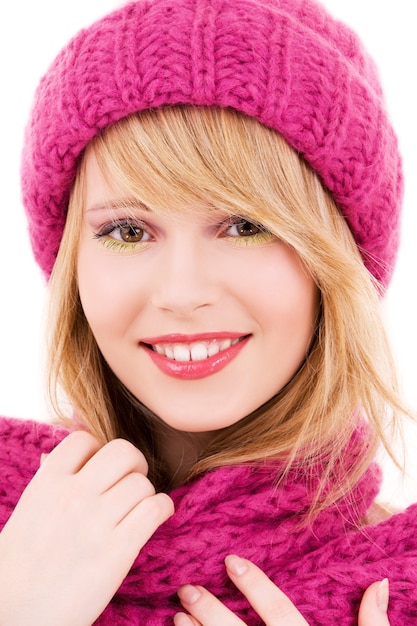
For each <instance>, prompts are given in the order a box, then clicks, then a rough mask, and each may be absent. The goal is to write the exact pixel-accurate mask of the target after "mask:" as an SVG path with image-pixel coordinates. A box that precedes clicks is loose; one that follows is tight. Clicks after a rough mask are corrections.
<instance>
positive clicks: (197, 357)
mask: <svg viewBox="0 0 417 626" xmlns="http://www.w3.org/2000/svg"><path fill="white" fill-rule="evenodd" d="M207 356H208V351H207V348H206V346H205V345H204V343H194V344H193V345H192V346H191V359H192V360H193V361H204V359H206V358H207Z"/></svg>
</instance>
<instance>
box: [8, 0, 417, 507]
mask: <svg viewBox="0 0 417 626" xmlns="http://www.w3.org/2000/svg"><path fill="white" fill-rule="evenodd" d="M236 1H238V0H236ZM120 4H121V2H118V1H117V0H87V1H86V0H84V1H83V2H81V1H80V0H72V2H56V0H36V1H35V2H33V1H32V0H22V1H21V2H12V1H11V0H8V1H7V2H4V3H3V5H2V9H1V10H0V78H1V92H0V93H1V97H0V123H1V134H0V159H1V161H0V175H1V179H0V180H1V220H0V226H1V235H0V242H1V243H0V280H1V304H0V328H1V343H0V351H1V352H0V354H1V358H0V414H2V415H8V416H14V417H22V418H34V419H38V420H45V419H47V418H48V409H47V408H46V405H45V403H44V399H43V376H42V374H43V372H42V369H43V368H42V345H43V341H42V309H43V305H44V296H45V285H44V280H43V278H42V276H41V273H40V271H39V270H38V268H37V266H36V265H35V263H34V262H33V259H32V254H31V251H30V247H29V242H28V236H27V232H26V223H25V219H24V212H23V209H22V206H21V201H20V191H19V160H20V150H21V144H22V132H23V127H24V125H25V122H26V119H27V116H28V112H29V108H30V104H31V100H32V95H33V92H34V90H35V87H36V85H37V83H38V80H39V78H40V77H41V75H42V74H43V73H44V72H45V70H46V68H47V66H48V65H49V63H50V62H51V61H52V59H53V57H54V56H55V55H56V54H57V53H58V51H59V50H60V49H61V47H62V46H63V45H64V44H65V42H66V41H67V40H68V39H69V38H70V37H71V36H72V35H73V34H74V33H75V32H76V31H77V30H79V29H80V28H81V27H83V26H87V25H88V24H90V23H91V22H92V21H94V20H95V19H96V18H97V17H100V16H102V15H103V14H105V13H107V12H108V11H109V10H111V9H113V8H115V7H117V6H118V5H120ZM324 4H325V5H326V6H327V7H328V8H329V10H330V11H331V12H332V13H333V14H334V15H335V16H337V17H339V18H341V19H342V20H343V21H345V22H347V23H349V24H350V25H351V26H352V27H353V28H354V29H355V30H356V31H357V32H358V33H359V34H360V36H361V37H362V39H363V40H364V41H365V43H366V45H367V47H368V49H369V50H370V52H371V53H372V55H373V56H374V57H375V58H376V60H377V63H378V66H379V68H380V74H381V79H382V82H383V85H384V87H385V92H386V97H387V104H388V109H389V112H390V114H391V118H392V120H393V123H394V126H395V127H396V130H397V133H398V135H399V139H400V145H401V150H402V153H403V158H404V165H405V176H406V194H405V204H404V219H403V240H402V248H401V252H400V257H399V261H398V265H397V270H396V274H395V276H394V281H393V284H392V286H391V288H390V291H389V294H388V296H387V297H386V299H385V302H384V310H385V314H386V318H387V324H388V328H389V332H390V334H391V337H392V341H393V345H394V350H395V354H396V358H397V361H398V366H399V371H400V376H401V380H402V384H403V388H404V394H405V397H406V399H407V400H408V402H409V403H410V404H411V406H412V407H414V408H416V407H417V385H416V382H417V381H416V367H415V354H416V351H417V330H416V323H415V320H416V319H417V304H416V297H415V296H416V280H415V274H416V269H417V252H416V248H417V212H416V200H417V176H416V175H415V173H414V170H415V166H416V160H417V159H416V155H415V145H416V141H417V124H416V91H415V81H416V73H415V65H416V61H417V46H416V38H415V17H413V16H412V11H413V3H412V2H410V1H409V0H397V1H396V2H395V3H393V2H392V0H325V2H324ZM407 444H408V452H409V457H410V464H409V466H408V471H409V473H410V474H411V475H412V476H414V477H417V462H416V461H415V460H414V459H415V457H417V454H416V451H417V428H415V427H413V428H410V427H408V430H407ZM386 473H387V480H386V483H385V484H384V489H383V495H384V497H386V498H388V499H391V500H392V501H394V502H396V503H397V504H399V505H405V504H407V503H409V502H411V501H413V500H417V478H412V477H411V478H407V479H406V480H405V481H404V483H403V484H402V483H401V484H400V482H399V480H398V478H397V477H396V476H395V475H394V473H393V471H392V469H391V468H389V469H388V470H387V472H386Z"/></svg>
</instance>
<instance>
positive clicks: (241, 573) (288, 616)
mask: <svg viewBox="0 0 417 626" xmlns="http://www.w3.org/2000/svg"><path fill="white" fill-rule="evenodd" d="M226 568H227V573H228V575H229V576H230V578H231V580H232V581H233V582H234V584H235V585H236V587H237V588H238V589H239V590H240V591H241V592H242V593H243V595H245V596H246V598H247V599H248V600H249V602H250V604H251V605H252V606H253V608H254V609H255V611H256V612H257V614H258V615H259V617H261V618H262V620H263V621H264V622H265V624H266V625H267V626H308V624H307V622H306V620H305V619H304V617H303V616H302V615H301V613H300V612H299V611H297V609H296V607H295V606H294V604H293V603H292V602H291V600H289V598H287V596H286V595H285V594H284V593H283V592H282V591H280V589H278V587H277V586H276V585H274V583H273V582H272V581H271V580H270V579H269V578H268V577H267V576H266V575H265V574H264V573H263V572H262V571H261V570H260V569H259V567H256V565H254V564H253V563H251V562H250V561H247V560H246V559H241V558H239V557H237V556H234V555H230V556H228V557H227V558H226ZM388 593H389V592H388V581H387V580H384V581H382V582H376V583H374V584H372V585H371V586H370V587H368V589H367V590H366V592H365V594H364V596H363V599H362V602H361V606H360V609H359V620H358V626H389V621H388V617H387V606H388ZM178 595H179V597H180V600H181V603H182V605H183V606H184V608H185V609H186V610H187V611H188V613H189V615H186V614H185V613H178V614H177V615H176V616H175V618H174V624H175V626H218V625H219V624H221V625H222V626H244V622H242V620H241V619H239V618H238V617H237V616H236V615H234V613H232V612H231V611H229V609H227V608H226V607H225V606H224V604H222V603H221V602H220V601H219V600H217V598H215V597H214V596H213V595H212V594H211V593H209V592H208V591H206V590H205V589H204V588H203V587H193V586H191V585H184V587H181V589H180V590H179V592H178Z"/></svg>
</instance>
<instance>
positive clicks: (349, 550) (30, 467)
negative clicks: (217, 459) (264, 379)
mask: <svg viewBox="0 0 417 626" xmlns="http://www.w3.org/2000/svg"><path fill="white" fill-rule="evenodd" d="M64 436H65V432H64V431H61V430H59V429H54V428H52V427H50V426H48V425H46V424H39V423H33V422H24V421H18V420H11V419H0V476H1V479H0V480H1V482H0V528H2V527H3V525H4V523H5V522H6V521H7V519H8V517H9V515H10V514H11V512H12V510H13V508H14V506H15V505H16V502H17V500H18V498H19V496H20V494H21V492H22V491H23V489H24V487H25V486H26V484H27V483H28V482H29V480H30V479H31V477H32V475H33V474H34V472H35V471H36V470H37V468H38V467H39V458H40V453H41V452H49V451H50V450H51V449H52V448H53V447H54V446H55V445H56V444H57V442H58V441H59V440H60V439H62V438H63V437H64ZM352 454H354V451H353V450H352ZM345 462H346V463H349V454H348V455H347V457H346V459H345ZM275 477H276V471H274V470H273V469H272V468H271V467H268V466H265V467H262V468H259V469H250V468H249V467H230V468H222V469H219V470H215V471H213V472H210V473H208V474H206V475H203V476H201V477H200V478H199V479H197V480H195V481H194V482H193V483H192V484H190V485H188V486H184V487H181V488H179V489H176V490H175V491H174V492H173V493H172V494H171V496H172V497H173V499H174V502H175V508H176V513H175V515H174V516H173V517H172V518H170V519H169V520H168V521H167V522H166V523H165V524H164V525H163V526H161V527H160V528H159V529H158V530H157V532H156V533H155V535H154V536H153V537H152V538H151V539H150V541H149V542H148V543H147V544H146V546H145V547H144V548H143V549H142V551H141V553H140V555H139V557H138V558H137V559H136V562H135V563H134V565H133V567H132V570H131V572H130V573H129V575H128V576H127V578H126V579H125V581H124V582H123V584H122V586H121V587H120V589H119V591H118V593H117V594H116V596H115V597H114V598H113V600H112V602H111V603H110V605H109V606H108V607H107V609H106V610H105V611H104V613H103V614H102V616H101V617H100V618H99V619H98V620H97V621H96V625H97V626H133V625H140V626H144V625H145V624H146V626H168V625H172V618H173V615H174V614H175V612H176V611H177V610H178V609H179V603H178V600H177V596H176V591H177V590H178V588H179V586H180V585H182V584H184V583H189V582H190V583H194V584H201V585H204V586H206V587H207V588H208V589H209V590H210V591H212V592H213V593H215V594H216V596H218V597H219V598H220V599H221V600H222V601H224V602H225V603H226V604H227V605H228V606H229V607H230V608H231V609H232V610H233V611H235V612H236V613H237V614H238V615H239V616H240V617H241V618H242V619H243V620H244V621H245V623H247V624H248V626H255V625H257V626H258V625H259V626H260V624H261V620H260V619H259V617H257V616H256V615H255V614H254V612H253V610H252V609H250V607H249V606H248V603H247V601H246V600H245V598H243V596H242V595H241V594H240V593H239V592H238V591H237V590H236V588H235V587H234V586H233V585H232V584H231V583H230V581H229V580H228V579H227V576H226V574H225V568H224V563H223V561H224V558H225V556H226V555H227V554H230V553H236V554H239V555H241V556H243V557H247V558H249V559H251V560H253V561H254V562H255V563H257V564H258V565H259V566H260V567H262V568H263V569H264V570H265V571H266V572H267V573H268V575H269V576H270V577H271V578H272V579H273V580H274V581H275V582H276V583H277V585H279V586H280V588H281V589H282V590H283V591H284V592H285V593H287V594H288V595H289V596H290V598H291V599H292V600H293V601H294V603H295V604H296V606H297V607H298V609H299V610H300V611H301V612H302V614H303V615H304V617H305V618H306V620H307V622H308V624H309V625H310V626H334V625H335V624H337V625H338V626H357V613H358V606H359V602H360V599H361V597H362V594H363V592H364V590H365V588H366V587H367V586H368V585H369V584H370V583H372V582H374V581H376V580H381V579H382V578H384V577H386V576H387V577H388V578H389V580H390V609H389V618H390V624H391V626H414V625H415V624H416V623H417V533H416V528H417V505H414V506H412V507H410V508H409V509H407V510H406V511H405V512H403V513H400V514H397V515H395V516H393V517H391V518H390V519H388V520H386V521H384V522H382V523H380V524H378V525H374V526H367V527H364V528H362V529H361V530H358V529H357V527H356V526H355V524H356V523H357V522H358V521H359V520H360V519H362V518H363V516H364V515H365V513H366V511H367V510H368V508H369V507H370V505H371V503H372V502H373V500H374V498H375V495H376V493H377V491H378V488H379V481H380V475H379V471H378V469H377V468H376V467H375V466H371V467H370V468H369V470H368V472H367V474H366V475H365V476H364V478H363V480H362V481H361V482H360V484H359V485H358V486H357V487H356V488H355V490H354V491H353V492H352V493H351V494H350V495H349V497H348V498H346V500H345V501H344V502H342V503H340V504H339V505H338V506H337V507H336V506H332V507H330V508H328V509H327V510H325V511H324V512H322V513H321V514H320V515H319V517H318V518H317V519H316V521H315V522H314V524H313V526H310V527H300V525H299V521H300V513H301V512H302V511H303V510H304V509H305V507H306V506H307V505H308V504H309V502H310V499H311V487H310V488H309V487H308V485H309V482H308V481H306V479H305V477H304V476H302V475H297V474H295V475H292V476H291V477H290V479H289V480H288V482H287V483H285V484H283V485H280V486H279V487H274V481H275ZM311 486H314V481H313V483H311ZM352 503H353V504H354V506H353V505H352Z"/></svg>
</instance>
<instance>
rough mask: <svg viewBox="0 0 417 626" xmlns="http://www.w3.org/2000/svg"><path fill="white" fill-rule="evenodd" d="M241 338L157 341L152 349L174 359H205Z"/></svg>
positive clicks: (184, 360)
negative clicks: (192, 341) (185, 341)
mask: <svg viewBox="0 0 417 626" xmlns="http://www.w3.org/2000/svg"><path fill="white" fill-rule="evenodd" d="M241 339H243V337H242V338H239V339H213V340H211V341H197V342H194V343H190V344H186V343H176V344H175V343H171V344H169V343H168V344H163V343H157V344H155V345H153V346H151V347H152V350H154V351H155V352H157V353H158V354H161V355H162V356H165V357H167V358H168V359H173V360H174V361H180V362H187V361H205V360H206V359H208V358H209V357H212V356H215V355H216V354H219V352H223V350H227V349H228V348H230V347H231V346H235V345H236V344H237V343H238V342H239V341H241Z"/></svg>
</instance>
